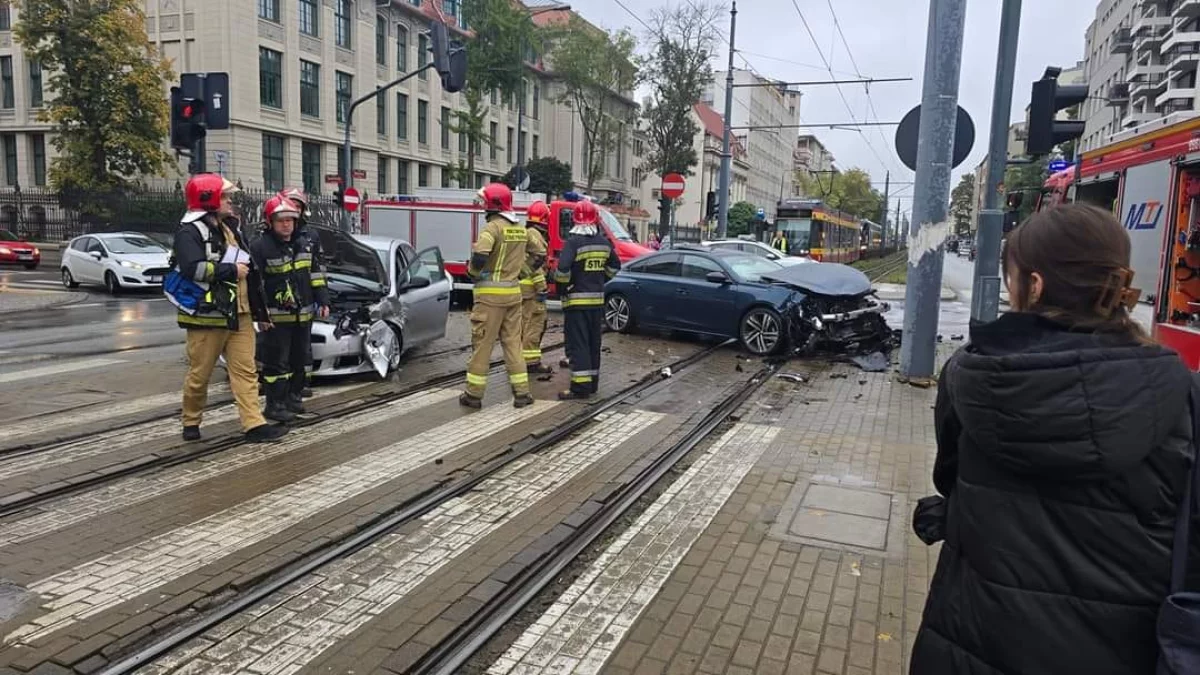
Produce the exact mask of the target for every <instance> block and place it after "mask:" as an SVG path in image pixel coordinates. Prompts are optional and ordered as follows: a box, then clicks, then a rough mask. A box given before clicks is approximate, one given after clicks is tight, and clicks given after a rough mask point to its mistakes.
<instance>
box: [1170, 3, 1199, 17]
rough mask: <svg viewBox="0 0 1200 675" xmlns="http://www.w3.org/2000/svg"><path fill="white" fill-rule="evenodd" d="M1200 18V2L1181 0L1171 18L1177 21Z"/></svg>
mask: <svg viewBox="0 0 1200 675" xmlns="http://www.w3.org/2000/svg"><path fill="white" fill-rule="evenodd" d="M1198 16H1200V0H1179V2H1177V3H1175V9H1174V10H1172V12H1171V17H1172V18H1175V19H1194V18H1196V17H1198Z"/></svg>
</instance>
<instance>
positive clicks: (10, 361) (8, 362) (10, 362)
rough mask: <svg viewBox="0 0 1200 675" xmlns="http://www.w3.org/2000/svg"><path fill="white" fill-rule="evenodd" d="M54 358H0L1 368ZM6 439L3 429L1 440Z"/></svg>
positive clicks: (33, 356) (41, 356)
mask: <svg viewBox="0 0 1200 675" xmlns="http://www.w3.org/2000/svg"><path fill="white" fill-rule="evenodd" d="M52 358H54V355H53V354H22V355H20V356H0V366H14V365H18V364H21V363H32V362H34V361H48V360H50V359H52ZM14 426H15V425H14ZM3 439H4V434H3V429H0V440H3Z"/></svg>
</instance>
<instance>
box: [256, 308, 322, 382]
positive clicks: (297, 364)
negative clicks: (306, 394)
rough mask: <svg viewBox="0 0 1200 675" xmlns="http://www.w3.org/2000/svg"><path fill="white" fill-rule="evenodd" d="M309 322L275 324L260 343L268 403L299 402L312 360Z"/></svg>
mask: <svg viewBox="0 0 1200 675" xmlns="http://www.w3.org/2000/svg"><path fill="white" fill-rule="evenodd" d="M311 334H312V322H311V321H302V322H300V323H277V324H275V327H274V328H272V329H271V330H268V331H267V332H266V334H265V335H264V339H263V347H264V349H263V353H262V364H263V383H264V384H266V392H267V397H268V399H271V400H278V401H284V400H286V399H287V398H288V397H291V398H299V397H300V392H301V391H303V390H304V384H305V376H306V374H307V373H306V371H307V368H308V364H309V362H310V361H311V360H312V340H311Z"/></svg>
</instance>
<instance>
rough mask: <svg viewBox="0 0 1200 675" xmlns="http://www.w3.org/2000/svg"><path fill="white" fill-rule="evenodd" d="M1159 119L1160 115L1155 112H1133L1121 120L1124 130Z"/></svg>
mask: <svg viewBox="0 0 1200 675" xmlns="http://www.w3.org/2000/svg"><path fill="white" fill-rule="evenodd" d="M1157 117H1158V113H1153V112H1131V113H1129V114H1128V115H1126V116H1125V117H1122V118H1121V128H1122V129H1132V128H1133V127H1136V126H1138V125H1139V124H1145V123H1146V122H1149V121H1151V120H1153V119H1156V118H1157Z"/></svg>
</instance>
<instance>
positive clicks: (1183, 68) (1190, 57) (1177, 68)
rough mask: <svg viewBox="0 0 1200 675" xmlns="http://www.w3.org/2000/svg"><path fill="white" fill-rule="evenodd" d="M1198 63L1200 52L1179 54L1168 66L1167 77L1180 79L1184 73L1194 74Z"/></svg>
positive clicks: (1176, 54) (1172, 58) (1173, 57)
mask: <svg viewBox="0 0 1200 675" xmlns="http://www.w3.org/2000/svg"><path fill="white" fill-rule="evenodd" d="M1197 61H1200V51H1183V52H1177V53H1175V54H1174V55H1173V56H1172V57H1171V60H1170V62H1169V63H1168V64H1167V75H1168V76H1170V77H1178V76H1179V75H1181V74H1183V73H1190V72H1194V71H1195V70H1196V63H1197Z"/></svg>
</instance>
